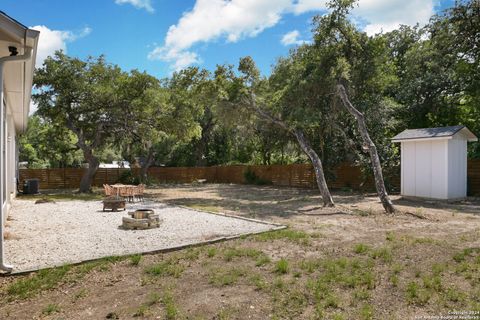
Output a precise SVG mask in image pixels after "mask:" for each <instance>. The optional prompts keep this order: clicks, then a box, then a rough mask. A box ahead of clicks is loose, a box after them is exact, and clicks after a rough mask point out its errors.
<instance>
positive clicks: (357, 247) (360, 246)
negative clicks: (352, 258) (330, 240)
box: [353, 243, 370, 254]
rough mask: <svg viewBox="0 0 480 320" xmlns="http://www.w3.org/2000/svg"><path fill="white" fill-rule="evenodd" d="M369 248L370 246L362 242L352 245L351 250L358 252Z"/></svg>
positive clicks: (364, 251) (363, 251)
mask: <svg viewBox="0 0 480 320" xmlns="http://www.w3.org/2000/svg"><path fill="white" fill-rule="evenodd" d="M369 250H370V247H369V246H368V245H366V244H363V243H358V244H356V245H355V247H353V252H355V253H358V254H361V253H366V252H367V251H369Z"/></svg>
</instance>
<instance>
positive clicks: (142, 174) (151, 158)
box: [140, 149, 155, 183]
mask: <svg viewBox="0 0 480 320" xmlns="http://www.w3.org/2000/svg"><path fill="white" fill-rule="evenodd" d="M154 161H155V154H154V152H153V150H152V149H150V150H149V151H148V156H147V159H145V161H144V162H143V163H142V167H141V168H140V178H141V179H142V182H143V183H145V182H146V181H147V178H148V169H149V168H150V167H151V165H152V164H153V162H154Z"/></svg>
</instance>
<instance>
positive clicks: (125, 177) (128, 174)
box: [118, 170, 140, 185]
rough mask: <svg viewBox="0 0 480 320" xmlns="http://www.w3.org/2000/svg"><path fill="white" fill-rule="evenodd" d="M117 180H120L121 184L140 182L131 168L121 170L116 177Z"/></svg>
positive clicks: (136, 183)
mask: <svg viewBox="0 0 480 320" xmlns="http://www.w3.org/2000/svg"><path fill="white" fill-rule="evenodd" d="M118 182H121V183H123V184H134V185H138V184H140V178H139V177H138V176H137V175H135V174H134V173H133V171H132V170H127V171H124V172H122V174H121V175H120V177H119V178H118Z"/></svg>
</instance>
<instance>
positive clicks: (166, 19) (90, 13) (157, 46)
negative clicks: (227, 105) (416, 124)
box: [0, 0, 454, 77]
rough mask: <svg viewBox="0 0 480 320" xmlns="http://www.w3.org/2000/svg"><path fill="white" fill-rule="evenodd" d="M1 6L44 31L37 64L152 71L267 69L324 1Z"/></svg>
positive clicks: (433, 5)
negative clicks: (54, 56)
mask: <svg viewBox="0 0 480 320" xmlns="http://www.w3.org/2000/svg"><path fill="white" fill-rule="evenodd" d="M453 4H454V0H441V1H440V0H389V1H385V0H360V1H359V5H358V8H356V9H355V10H354V12H353V19H355V21H360V27H361V28H363V29H364V30H365V31H366V32H367V33H369V34H374V33H376V32H380V31H381V30H383V31H389V30H391V29H393V28H395V27H396V26H398V24H410V25H413V24H415V23H417V22H419V23H420V24H424V23H426V22H427V21H428V18H429V17H430V16H431V15H432V14H433V13H435V12H438V11H439V10H442V9H444V8H446V7H449V6H452V5H453ZM0 10H2V11H4V12H6V13H7V14H9V15H10V16H12V17H13V18H15V19H17V20H18V21H20V22H22V23H23V24H25V25H27V26H29V27H34V28H36V29H38V30H40V31H41V36H40V45H39V52H38V61H37V65H41V62H42V60H43V59H44V58H45V57H46V56H47V55H49V54H51V53H53V52H54V51H55V50H57V49H64V50H65V51H66V52H67V53H68V54H69V55H73V56H78V57H81V58H85V57H86V56H88V55H93V56H98V55H100V54H105V55H106V57H107V60H108V61H109V62H112V63H115V64H118V65H120V66H121V67H122V68H123V69H125V70H130V69H134V68H136V69H139V70H142V71H143V70H146V71H147V72H149V73H151V74H153V75H155V76H157V77H165V76H168V75H169V74H170V73H171V72H172V71H174V70H177V69H179V68H182V67H186V66H188V65H199V66H201V67H204V68H207V69H210V70H213V69H214V68H215V65H216V64H223V63H230V64H236V63H237V62H238V59H239V58H240V57H243V56H246V55H250V56H252V57H253V58H254V60H255V61H256V62H257V64H258V66H259V67H260V69H261V70H262V72H263V73H264V74H268V73H269V72H270V68H271V65H273V64H274V63H275V60H276V59H277V58H278V57H279V56H283V55H286V54H287V53H288V50H289V49H290V48H292V47H293V46H295V45H297V44H299V43H302V41H308V40H309V39H310V38H311V33H310V30H311V18H312V17H313V16H314V15H316V14H322V13H325V12H326V9H325V0H97V1H94V0H82V1H78V0H77V1H70V0H69V1H65V0H43V1H39V0H2V5H1V7H0Z"/></svg>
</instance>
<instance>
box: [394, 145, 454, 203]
mask: <svg viewBox="0 0 480 320" xmlns="http://www.w3.org/2000/svg"><path fill="white" fill-rule="evenodd" d="M447 147H448V142H447V140H443V139H439V140H423V141H404V142H402V144H401V149H402V150H401V151H402V154H401V157H402V161H401V175H402V178H401V193H402V195H404V196H411V197H422V198H433V199H447V196H448V175H447V173H448V149H447Z"/></svg>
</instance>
